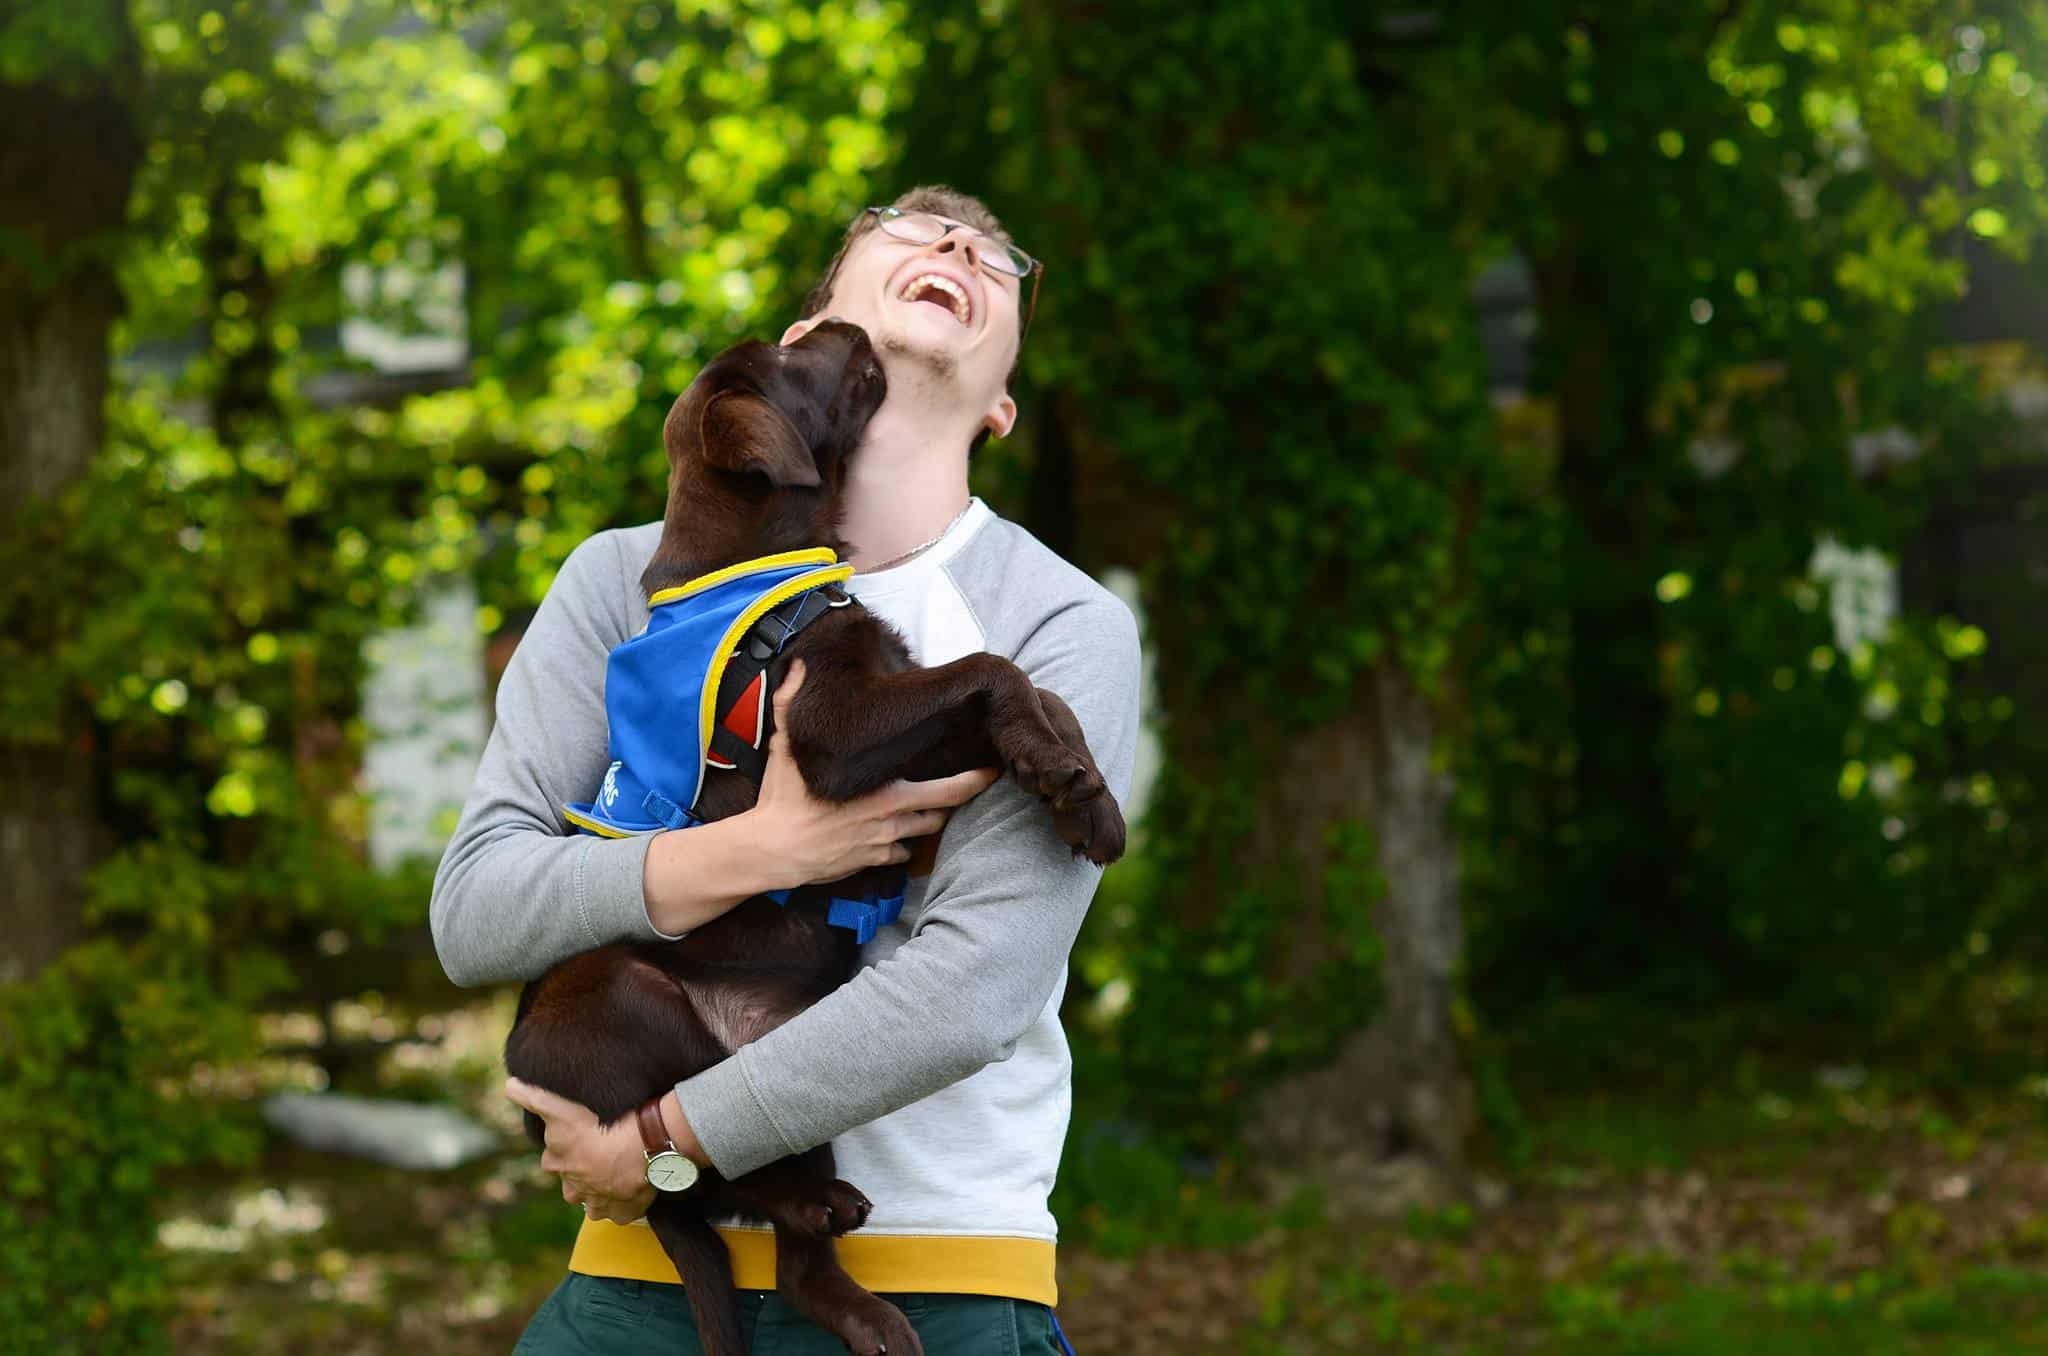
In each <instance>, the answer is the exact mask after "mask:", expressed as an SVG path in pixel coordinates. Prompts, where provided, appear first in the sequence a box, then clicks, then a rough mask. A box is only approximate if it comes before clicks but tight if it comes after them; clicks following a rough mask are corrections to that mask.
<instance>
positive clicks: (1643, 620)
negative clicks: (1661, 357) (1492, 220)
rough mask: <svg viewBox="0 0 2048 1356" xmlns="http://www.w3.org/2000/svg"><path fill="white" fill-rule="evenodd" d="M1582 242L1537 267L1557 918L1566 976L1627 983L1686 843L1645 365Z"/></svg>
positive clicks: (1657, 921)
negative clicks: (1611, 311)
mask: <svg viewBox="0 0 2048 1356" xmlns="http://www.w3.org/2000/svg"><path fill="white" fill-rule="evenodd" d="M1583 239H1584V233H1583V232H1582V231H1577V230H1574V231H1573V232H1571V233H1570V238H1569V239H1568V241H1567V243H1566V244H1565V245H1564V246H1563V247H1561V248H1560V249H1558V250H1556V251H1555V252H1553V253H1551V254H1549V255H1547V256H1542V257H1539V258H1538V259H1537V260H1536V264H1535V270H1534V271H1535V276H1536V292H1537V302H1538V308H1539V311H1540V314H1541V317H1542V331H1543V336H1544V339H1543V342H1544V344H1545V346H1546V348H1547V349H1548V354H1547V362H1546V364H1545V366H1546V367H1547V368H1548V369H1549V371H1550V373H1551V378H1550V380H1551V382H1552V383H1553V384H1554V390H1555V394H1556V399H1557V436H1558V464H1557V481H1558V491H1559V494H1560V495H1561V496H1562V497H1563V499H1564V502H1565V504H1566V506H1567V507H1568V509H1569V510H1570V523H1571V531H1572V536H1571V537H1570V538H1569V539H1568V540H1567V543H1566V552H1567V555H1566V562H1565V566H1566V570H1565V573H1566V584H1567V589H1566V597H1567V599H1568V600H1569V603H1570V608H1571V657H1570V664H1569V673H1570V684H1571V709H1572V716H1571V724H1572V741H1573V745H1574V747H1575V749H1576V751H1577V758H1576V763H1575V765H1574V769H1573V800H1574V810H1573V817H1574V822H1575V824H1576V826H1577V831H1578V843H1577V846H1576V848H1575V849H1574V852H1573V862H1572V866H1571V876H1570V880H1571V882H1572V884H1571V888H1570V889H1569V890H1567V891H1566V898H1568V899H1570V900H1573V901H1575V903H1576V912H1575V913H1574V914H1573V915H1572V916H1570V917H1566V918H1560V919H1559V920H1558V921H1559V924H1560V927H1559V936H1558V938H1557V941H1558V942H1559V947H1558V960H1559V961H1560V962H1561V964H1562V969H1561V972H1560V973H1562V974H1564V975H1565V977H1567V978H1576V979H1585V980H1596V979H1597V980H1603V981H1605V980H1617V979H1625V978H1627V977H1628V976H1630V975H1632V974H1634V973H1637V972H1638V971H1639V970H1640V968H1641V967H1642V966H1643V965H1645V964H1646V963H1647V962H1648V961H1649V960H1650V959H1651V958H1652V953H1653V952H1654V951H1655V950H1657V949H1658V948H1659V947H1661V946H1663V945H1665V944H1666V942H1667V940H1668V938H1669V937H1670V936H1671V935H1672V926H1671V915H1670V907H1671V903H1672V899H1673V895H1674V891H1675V884H1676V879H1677V869H1678V867H1677V863H1678V857H1679V853H1680V851H1681V848H1682V836H1681V835H1680V834H1679V833H1678V832H1677V831H1676V830H1675V828H1674V827H1673V818H1674V817H1673V814H1672V811H1671V808H1670V797H1669V795H1668V794H1667V791H1666V787H1665V783H1664V771H1663V766H1662V763H1661V759H1660V754H1661V750H1662V742H1663V736H1664V730H1665V726H1666V721H1667V710H1666V708H1667V705H1668V703H1667V699H1666V697H1665V693H1664V688H1663V683H1662V679H1661V676H1660V674H1659V671H1658V658H1657V636H1658V634H1659V632H1660V630H1661V629H1662V627H1661V618H1660V616H1659V613H1658V604H1657V600H1656V596H1655V593H1654V592H1653V581H1652V579H1651V578H1650V574H1651V571H1652V570H1653V568H1654V567H1653V565H1652V564H1651V562H1650V556H1649V553H1650V551H1651V549H1652V546H1653V544H1654V542H1655V541H1656V540H1657V539H1658V534H1659V532H1660V530H1661V529H1662V524H1661V523H1660V522H1659V520H1658V519H1659V515H1658V510H1657V495H1658V493H1659V483H1658V482H1659V478H1660V476H1661V475H1662V468H1661V467H1660V466H1659V465H1658V463H1657V457H1658V455H1659V449H1658V448H1656V447H1655V446H1654V445H1653V443H1654V436H1653V434H1652V432H1651V429H1650V417H1649V407H1648V400H1649V387H1650V383H1651V380H1652V378H1651V376H1650V374H1649V361H1648V356H1647V355H1646V354H1645V353H1644V352H1642V351H1641V347H1640V345H1638V344H1635V343H1632V342H1630V341H1628V340H1627V339H1625V338H1620V337H1617V336H1616V334H1615V333H1614V329H1613V325H1612V323H1611V321H1610V318H1609V316H1608V314H1607V307H1608V304H1609V298H1608V297H1607V296H1606V295H1605V294H1604V291H1603V288H1604V278H1605V271H1604V269H1603V268H1602V267H1601V266H1600V265H1599V263H1598V261H1597V260H1594V259H1589V258H1587V257H1585V256H1586V253H1587V251H1588V247H1586V246H1584V245H1583V243H1582V242H1583Z"/></svg>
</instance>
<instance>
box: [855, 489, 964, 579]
mask: <svg viewBox="0 0 2048 1356" xmlns="http://www.w3.org/2000/svg"><path fill="white" fill-rule="evenodd" d="M973 507H974V500H972V499H969V500H968V501H967V508H963V509H961V510H960V511H959V512H958V513H956V514H954V515H953V521H952V522H950V523H947V524H946V525H945V527H944V528H942V529H941V530H940V532H939V535H938V536H936V537H933V538H932V539H931V540H930V541H928V542H926V543H925V544H924V545H922V546H913V547H911V548H910V549H909V550H908V551H905V552H904V553H903V554H902V555H900V556H891V557H889V558H888V559H887V560H885V561H883V562H882V563H881V564H879V565H870V566H868V567H867V568H865V569H863V570H862V571H861V573H862V574H877V573H880V572H881V571H883V570H887V569H892V568H894V567H895V566H898V565H901V564H902V563H903V562H904V561H906V560H910V559H912V558H913V557H915V556H921V555H923V554H924V553H925V552H926V551H929V550H931V549H932V548H933V547H934V546H937V545H938V544H939V543H940V542H942V541H944V540H945V539H946V533H948V532H951V531H952V530H953V529H954V528H956V527H958V526H960V520H961V519H962V518H965V517H966V516H967V509H971V508H973Z"/></svg>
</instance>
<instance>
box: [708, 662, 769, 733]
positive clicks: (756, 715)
mask: <svg viewBox="0 0 2048 1356" xmlns="http://www.w3.org/2000/svg"><path fill="white" fill-rule="evenodd" d="M767 690H768V671H767V670H766V669H763V670H762V671H761V672H759V673H757V674H755V675H754V681H753V682H751V683H748V684H747V686H746V690H745V691H743V692H741V693H740V699H739V700H738V701H736V702H734V703H733V704H732V710H730V711H728V712H726V713H725V719H724V720H722V721H720V722H719V723H720V724H721V725H723V726H725V728H726V729H728V730H731V731H732V732H733V733H734V734H736V735H738V736H739V737H740V738H741V739H744V740H746V741H747V743H748V744H750V745H752V746H753V747H754V748H757V749H758V748H760V747H761V730H762V721H763V718H764V717H766V715H767V714H768V703H767V701H766V694H767Z"/></svg>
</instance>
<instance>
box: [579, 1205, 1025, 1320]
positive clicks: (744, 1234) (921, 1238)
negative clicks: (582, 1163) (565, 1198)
mask: <svg viewBox="0 0 2048 1356" xmlns="http://www.w3.org/2000/svg"><path fill="white" fill-rule="evenodd" d="M718 1233H719V1237H721V1238H723V1239H724V1240H725V1246H726V1250H727V1251H728V1252H730V1253H731V1254H732V1279H733V1284H734V1285H736V1286H737V1287H739V1288H740V1289H741V1290H773V1289H774V1288H775V1235H774V1234H773V1233H771V1232H769V1231H768V1230H766V1229H720V1230H719V1231H718ZM837 1247H838V1249H839V1261H840V1264H841V1265H843V1266H844V1267H845V1268H846V1272H847V1274H848V1275H849V1276H852V1277H853V1279H854V1280H856V1281H858V1282H860V1284H862V1285H864V1286H866V1287H867V1288H868V1289H869V1290H872V1291H874V1292H875V1293H876V1294H878V1295H899V1294H946V1295H996V1296H999V1297H1001V1298H1004V1299H1021V1300H1030V1301H1032V1302H1033V1303H1035V1304H1045V1305H1053V1304H1057V1303H1058V1302H1059V1286H1058V1284H1057V1283H1056V1282H1055V1280H1054V1278H1053V1261H1054V1255H1055V1252H1056V1249H1055V1248H1054V1247H1053V1245H1052V1244H1050V1243H1047V1242H1045V1241H1044V1240H1043V1239H1037V1238H1010V1237H1004V1236H1001V1235H996V1234H865V1233H851V1234H848V1235H846V1237H844V1238H841V1239H839V1240H838V1242H837ZM569 1270H571V1271H575V1272H580V1273H582V1274H583V1275H585V1276H617V1277H620V1278H622V1279H625V1280H631V1281H655V1282H659V1283H660V1284H663V1285H680V1284H681V1283H682V1282H681V1278H680V1277H678V1276H677V1275H676V1269H675V1264H674V1263H672V1262H670V1261H669V1260H668V1254H667V1253H665V1252H663V1251H662V1250H661V1241H660V1240H659V1239H657V1238H656V1237H655V1236H654V1230H652V1229H649V1228H646V1227H644V1226H643V1225H639V1224H630V1225H626V1224H612V1223H610V1222H608V1221H606V1220H585V1221H584V1222H583V1229H582V1231H581V1232H579V1233H578V1234H577V1235H576V1249H575V1251H574V1252H572V1253H571V1254H570V1255H569Z"/></svg>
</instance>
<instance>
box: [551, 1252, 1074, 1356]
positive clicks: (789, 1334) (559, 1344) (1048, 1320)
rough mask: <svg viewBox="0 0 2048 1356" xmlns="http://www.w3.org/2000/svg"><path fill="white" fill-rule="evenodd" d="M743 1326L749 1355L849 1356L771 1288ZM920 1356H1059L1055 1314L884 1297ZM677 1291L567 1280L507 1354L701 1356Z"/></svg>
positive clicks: (645, 1284)
mask: <svg viewBox="0 0 2048 1356" xmlns="http://www.w3.org/2000/svg"><path fill="white" fill-rule="evenodd" d="M739 1295H740V1327H741V1329H742V1331H744V1332H745V1333H746V1335H747V1343H748V1346H749V1348H750V1349H751V1351H752V1352H753V1356H846V1348H845V1347H844V1346H843V1345H841V1343H840V1341H839V1339H838V1338H836V1337H834V1336H832V1334H830V1333H828V1332H826V1331H825V1330H824V1329H823V1328H820V1327H817V1326H816V1325H815V1324H813V1323H811V1321H810V1320H809V1319H806V1318H804V1317H803V1316H802V1315H800V1314H798V1313H797V1312H796V1311H795V1310H793V1309H791V1308H790V1307H789V1306H788V1305H787V1304H785V1303H783V1302H782V1300H781V1298H780V1297H778V1296H777V1295H776V1294H775V1292H774V1291H772V1290H742V1291H740V1292H739ZM883 1298H885V1299H887V1300H888V1301H889V1302H890V1303H891V1304H894V1305H895V1306H896V1307H897V1308H899V1309H901V1310H902V1311H903V1314H904V1317H906V1318H908V1319H909V1320H910V1324H911V1326H912V1327H914V1328H916V1329H917V1335H918V1337H919V1339H920V1340H922V1341H923V1342H924V1350H925V1356H1061V1346H1060V1341H1059V1338H1057V1337H1056V1336H1054V1335H1053V1322H1052V1310H1050V1309H1048V1308H1046V1307H1045V1306H1044V1305H1042V1304H1032V1303H1030V1302H1029V1301H1027V1300H1008V1299H993V1298H990V1297H988V1296H986V1295H885V1296H884V1297H883ZM703 1350H704V1348H703V1347H702V1346H700V1345H699V1344H698V1341H697V1325H696V1323H695V1322H693V1321H692V1320H691V1318H690V1306H689V1304H688V1302H687V1301H685V1300H684V1299H683V1288H682V1287H681V1286H679V1285H657V1284H654V1283H653V1282H650V1281H621V1280H615V1279H613V1278H611V1277H608V1276H583V1275H579V1274H577V1273H576V1272H573V1271H572V1272H570V1273H569V1276H568V1279H566V1280H564V1281H563V1282H562V1283H561V1284H560V1285H559V1286H556V1287H555V1292H554V1293H553V1294H552V1295H549V1296H548V1298H547V1302H546V1303H545V1304H543V1305H541V1306H540V1312H538V1313H536V1314H535V1315H534V1316H533V1321H532V1322H531V1323H529V1324H527V1325H526V1333H525V1335H524V1336H522V1337H521V1338H520V1339H519V1345H518V1346H517V1347H515V1348H513V1356H656V1354H657V1353H658V1354H659V1356H702V1353H703Z"/></svg>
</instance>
